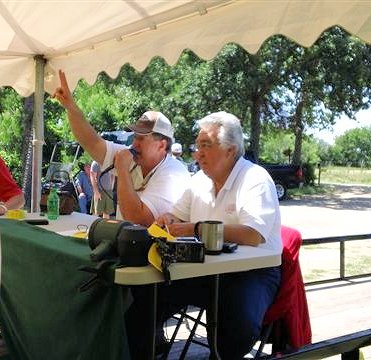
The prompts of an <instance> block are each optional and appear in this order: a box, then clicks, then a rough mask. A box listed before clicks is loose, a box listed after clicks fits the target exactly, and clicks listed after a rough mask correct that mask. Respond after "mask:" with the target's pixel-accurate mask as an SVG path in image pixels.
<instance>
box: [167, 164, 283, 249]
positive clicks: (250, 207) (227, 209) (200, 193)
mask: <svg viewBox="0 0 371 360" xmlns="http://www.w3.org/2000/svg"><path fill="white" fill-rule="evenodd" d="M171 212H172V213H173V214H174V215H175V216H176V217H178V218H180V219H181V220H183V221H190V222H193V223H195V222H197V221H204V220H219V221H223V222H224V224H243V225H247V226H250V227H252V228H253V229H255V230H256V231H258V232H259V233H260V234H261V235H262V236H263V238H264V239H265V243H263V244H261V245H260V246H261V247H264V248H269V249H275V250H279V251H280V250H282V243H281V216H280V209H279V202H278V198H277V192H276V187H275V185H274V182H273V180H272V178H271V177H270V175H269V174H268V172H267V171H266V170H265V169H263V168H262V167H261V166H258V165H256V164H253V163H252V162H251V161H249V160H246V159H244V158H242V157H241V158H240V159H239V160H238V161H237V162H236V164H235V166H234V167H233V169H232V171H231V173H230V174H229V176H228V178H227V180H226V182H225V184H224V186H223V187H222V188H221V189H220V191H219V193H218V195H217V196H216V197H215V189H214V185H213V182H212V180H211V179H210V178H209V177H208V176H207V175H205V173H204V172H203V171H202V170H200V171H199V172H197V173H196V174H195V175H193V176H192V179H191V187H190V189H188V190H186V192H185V193H184V194H183V196H182V198H181V199H180V200H179V201H178V202H177V203H176V204H175V205H174V208H173V210H172V211H171Z"/></svg>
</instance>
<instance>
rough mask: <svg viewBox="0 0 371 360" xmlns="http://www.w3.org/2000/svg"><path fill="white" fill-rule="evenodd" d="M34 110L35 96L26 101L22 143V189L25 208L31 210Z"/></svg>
mask: <svg viewBox="0 0 371 360" xmlns="http://www.w3.org/2000/svg"><path fill="white" fill-rule="evenodd" d="M33 109H34V97H33V95H31V96H29V97H27V98H25V100H24V115H23V141H22V164H23V168H22V173H23V183H22V189H23V192H24V195H25V200H26V203H25V207H26V208H27V209H28V210H29V209H31V189H32V118H33Z"/></svg>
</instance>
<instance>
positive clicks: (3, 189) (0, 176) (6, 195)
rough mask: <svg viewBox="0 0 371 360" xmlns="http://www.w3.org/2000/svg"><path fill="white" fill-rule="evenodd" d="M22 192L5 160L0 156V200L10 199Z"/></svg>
mask: <svg viewBox="0 0 371 360" xmlns="http://www.w3.org/2000/svg"><path fill="white" fill-rule="evenodd" d="M21 193H22V190H21V189H20V188H19V186H18V185H17V183H16V182H15V181H14V179H13V177H12V174H11V173H10V171H9V169H8V167H7V166H6V164H5V162H4V160H3V159H2V158H1V157H0V201H4V202H5V201H8V200H9V199H10V198H11V197H13V196H15V195H19V194H21Z"/></svg>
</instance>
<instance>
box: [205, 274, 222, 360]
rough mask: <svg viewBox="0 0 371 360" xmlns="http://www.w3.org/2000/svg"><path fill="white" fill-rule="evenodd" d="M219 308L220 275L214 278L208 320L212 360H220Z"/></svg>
mask: <svg viewBox="0 0 371 360" xmlns="http://www.w3.org/2000/svg"><path fill="white" fill-rule="evenodd" d="M218 307H219V275H218V274H217V275H214V276H212V280H211V289H210V314H209V316H208V319H207V327H208V332H209V334H210V335H209V340H210V359H213V360H219V359H220V355H219V353H218V348H217V331H218Z"/></svg>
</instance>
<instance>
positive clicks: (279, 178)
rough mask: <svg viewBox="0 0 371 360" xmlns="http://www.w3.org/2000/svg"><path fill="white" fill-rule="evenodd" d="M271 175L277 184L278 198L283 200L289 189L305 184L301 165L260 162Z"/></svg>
mask: <svg viewBox="0 0 371 360" xmlns="http://www.w3.org/2000/svg"><path fill="white" fill-rule="evenodd" d="M260 166H262V167H263V168H265V169H266V170H267V171H268V172H269V174H270V175H271V177H272V179H273V181H274V183H275V184H276V190H277V196H278V200H283V199H284V198H285V197H286V195H287V189H292V188H297V187H301V186H302V185H303V184H304V176H303V169H302V167H301V166H300V165H282V164H260Z"/></svg>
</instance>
